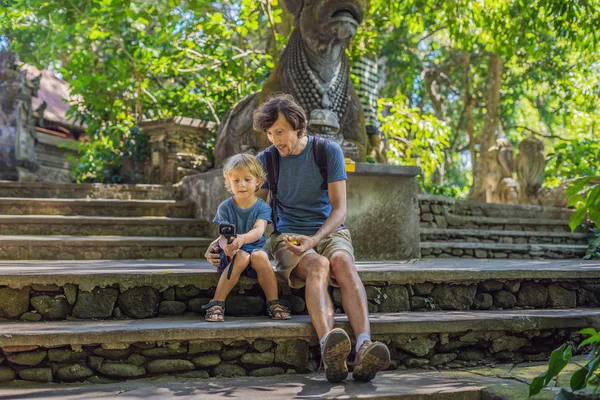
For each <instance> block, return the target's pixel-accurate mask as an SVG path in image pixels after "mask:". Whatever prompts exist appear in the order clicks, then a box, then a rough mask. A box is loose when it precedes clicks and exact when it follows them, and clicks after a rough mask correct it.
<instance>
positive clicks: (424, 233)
mask: <svg viewBox="0 0 600 400" xmlns="http://www.w3.org/2000/svg"><path fill="white" fill-rule="evenodd" d="M420 233H421V242H427V241H432V242H439V241H443V240H450V241H452V242H470V243H477V242H481V243H508V244H527V243H532V244H551V243H554V244H582V245H586V244H587V241H588V237H589V235H588V234H586V233H583V232H574V233H571V232H537V231H535V232H532V231H508V230H484V229H439V228H421V229H420Z"/></svg>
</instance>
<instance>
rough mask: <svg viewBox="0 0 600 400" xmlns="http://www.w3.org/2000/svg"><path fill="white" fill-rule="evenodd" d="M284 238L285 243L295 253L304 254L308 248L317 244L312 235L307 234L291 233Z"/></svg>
mask: <svg viewBox="0 0 600 400" xmlns="http://www.w3.org/2000/svg"><path fill="white" fill-rule="evenodd" d="M283 240H284V241H285V245H286V247H287V248H288V250H290V251H291V252H292V253H294V254H302V253H304V252H305V251H306V250H309V249H312V248H313V247H315V246H316V243H314V239H313V238H312V237H310V236H305V235H289V236H284V237H283Z"/></svg>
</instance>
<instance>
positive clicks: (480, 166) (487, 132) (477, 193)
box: [469, 53, 503, 201]
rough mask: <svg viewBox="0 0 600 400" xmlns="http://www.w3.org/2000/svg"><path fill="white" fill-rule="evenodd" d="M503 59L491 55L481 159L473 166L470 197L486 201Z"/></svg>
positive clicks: (480, 141)
mask: <svg viewBox="0 0 600 400" xmlns="http://www.w3.org/2000/svg"><path fill="white" fill-rule="evenodd" d="M502 67H503V61H502V59H501V58H500V57H499V56H498V54H496V53H492V54H491V55H490V63H489V72H488V74H489V75H488V85H487V104H486V115H485V126H484V129H483V133H482V135H481V137H480V140H479V144H480V147H479V159H478V161H477V164H474V167H473V186H471V192H470V193H469V199H471V200H479V201H486V190H485V189H486V188H485V179H486V176H487V173H488V165H489V158H490V156H491V153H490V152H489V151H488V149H489V148H490V147H492V146H493V145H494V143H495V140H496V130H497V129H498V112H499V110H500V89H501V88H502Z"/></svg>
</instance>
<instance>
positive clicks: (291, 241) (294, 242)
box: [285, 236, 300, 246]
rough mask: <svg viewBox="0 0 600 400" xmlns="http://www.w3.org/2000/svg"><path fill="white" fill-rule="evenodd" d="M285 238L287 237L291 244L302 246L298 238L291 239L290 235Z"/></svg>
mask: <svg viewBox="0 0 600 400" xmlns="http://www.w3.org/2000/svg"><path fill="white" fill-rule="evenodd" d="M285 238H286V239H287V241H288V242H289V243H290V244H293V245H294V246H300V242H299V241H297V240H290V237H289V236H285Z"/></svg>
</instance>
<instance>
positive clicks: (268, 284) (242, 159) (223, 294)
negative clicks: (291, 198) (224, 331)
mask: <svg viewBox="0 0 600 400" xmlns="http://www.w3.org/2000/svg"><path fill="white" fill-rule="evenodd" d="M223 176H224V178H225V186H226V187H227V189H228V190H229V191H230V192H231V193H233V196H231V197H230V198H228V199H227V200H225V201H223V202H222V203H221V204H220V205H219V208H218V209H217V215H216V216H215V219H214V220H213V222H217V223H219V224H223V223H227V224H233V225H234V226H235V229H236V234H237V236H236V237H235V238H234V239H233V240H232V242H231V243H227V239H225V238H224V237H223V236H221V237H220V239H219V245H218V247H219V248H220V251H221V255H220V256H221V263H220V265H219V266H218V272H220V273H221V278H220V279H219V283H218V285H217V290H216V292H215V296H214V298H213V299H212V300H211V301H210V302H209V303H208V304H205V305H204V306H202V308H203V309H205V310H206V317H205V319H206V320H207V321H209V322H223V321H224V316H225V299H226V298H227V296H228V295H229V293H230V292H231V290H232V289H233V287H234V286H235V285H236V284H237V282H238V280H239V277H240V276H241V275H244V276H246V277H248V278H252V279H258V284H259V285H260V287H261V288H262V289H263V290H264V292H265V296H266V298H267V311H268V312H269V315H270V316H271V318H273V319H289V318H291V316H290V311H289V310H288V309H287V308H286V307H284V306H283V305H281V304H280V302H279V300H278V298H277V296H278V291H277V279H276V277H275V272H274V271H273V267H272V266H271V262H270V261H269V257H268V255H267V252H266V251H265V249H264V248H263V246H264V244H265V242H266V239H265V235H264V232H265V228H266V227H267V224H269V223H271V222H272V221H271V208H270V207H269V205H268V204H267V203H266V202H265V201H264V200H263V199H261V198H259V197H257V196H256V192H257V191H258V190H259V189H260V187H261V185H262V184H263V182H264V181H265V173H264V171H263V169H262V166H261V164H260V163H259V162H258V161H257V159H256V157H254V156H252V155H250V154H237V155H235V156H233V157H231V158H230V159H229V160H227V162H226V163H225V166H224V167H223Z"/></svg>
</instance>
